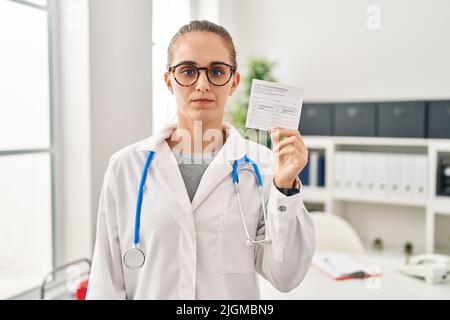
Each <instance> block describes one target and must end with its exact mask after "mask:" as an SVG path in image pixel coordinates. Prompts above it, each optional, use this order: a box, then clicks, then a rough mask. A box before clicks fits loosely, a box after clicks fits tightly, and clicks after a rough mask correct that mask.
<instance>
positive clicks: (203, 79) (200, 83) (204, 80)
mask: <svg viewBox="0 0 450 320" xmlns="http://www.w3.org/2000/svg"><path fill="white" fill-rule="evenodd" d="M202 71H204V72H202ZM195 89H196V90H199V91H204V90H209V80H208V77H207V76H206V70H200V75H199V76H198V80H197V83H196V85H195Z"/></svg>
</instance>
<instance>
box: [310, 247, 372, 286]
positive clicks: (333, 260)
mask: <svg viewBox="0 0 450 320" xmlns="http://www.w3.org/2000/svg"><path fill="white" fill-rule="evenodd" d="M312 264H313V265H314V266H315V267H316V268H318V269H319V270H321V271H322V272H324V273H325V274H327V275H328V276H330V277H332V278H333V279H335V280H345V279H352V278H358V277H360V276H361V273H362V275H363V277H376V276H380V274H378V273H373V272H371V270H369V269H368V268H367V267H366V266H363V265H361V264H359V263H358V262H357V261H355V260H354V259H352V258H351V257H349V256H348V255H347V254H345V253H337V252H336V253H323V254H318V253H316V254H314V257H313V261H312Z"/></svg>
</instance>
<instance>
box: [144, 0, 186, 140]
mask: <svg viewBox="0 0 450 320" xmlns="http://www.w3.org/2000/svg"><path fill="white" fill-rule="evenodd" d="M190 3H191V1H190V0H153V9H152V10H153V12H152V15H153V18H152V21H153V22H152V23H153V26H152V33H153V35H152V38H153V41H152V43H153V46H152V47H153V52H152V56H153V62H152V64H153V79H152V83H153V109H152V110H153V115H152V116H153V132H156V131H158V130H159V129H160V128H161V127H163V126H164V125H165V124H167V123H169V122H171V121H173V118H174V116H175V114H176V104H175V99H174V97H173V96H172V95H171V94H170V92H169V90H168V89H167V87H166V85H165V83H164V72H165V70H166V64H167V48H168V46H169V42H170V40H171V39H172V36H173V35H174V34H175V33H176V32H177V31H178V29H179V28H180V27H181V26H182V25H185V24H187V23H189V21H190V19H191V7H190Z"/></svg>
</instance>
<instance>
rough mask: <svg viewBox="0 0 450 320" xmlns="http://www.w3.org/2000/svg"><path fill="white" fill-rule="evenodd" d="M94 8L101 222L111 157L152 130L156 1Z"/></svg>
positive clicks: (96, 185)
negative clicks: (153, 30)
mask: <svg viewBox="0 0 450 320" xmlns="http://www.w3.org/2000/svg"><path fill="white" fill-rule="evenodd" d="M89 10H90V74H91V76H90V82H91V86H90V90H91V126H90V130H91V171H92V177H91V182H92V185H91V187H92V203H91V207H92V211H93V212H94V227H95V223H96V214H97V207H98V200H99V194H100V189H101V184H102V182H103V176H104V173H105V170H106V166H107V162H108V160H109V157H110V156H111V155H112V153H113V152H115V151H117V150H119V149H120V148H122V147H124V146H126V145H128V144H130V143H133V142H136V141H139V140H141V139H144V138H146V137H148V136H149V135H150V134H151V132H152V128H151V124H152V118H151V104H152V2H151V1H148V0H133V1H126V0H95V1H90V7H89Z"/></svg>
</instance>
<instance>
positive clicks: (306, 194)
mask: <svg viewBox="0 0 450 320" xmlns="http://www.w3.org/2000/svg"><path fill="white" fill-rule="evenodd" d="M328 198H329V191H328V190H327V189H326V188H324V187H308V186H303V199H304V200H305V201H307V202H319V203H324V202H326V201H327V199H328Z"/></svg>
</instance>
